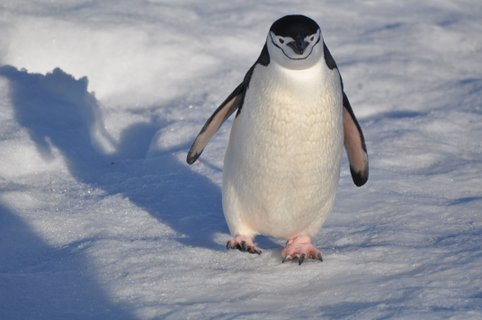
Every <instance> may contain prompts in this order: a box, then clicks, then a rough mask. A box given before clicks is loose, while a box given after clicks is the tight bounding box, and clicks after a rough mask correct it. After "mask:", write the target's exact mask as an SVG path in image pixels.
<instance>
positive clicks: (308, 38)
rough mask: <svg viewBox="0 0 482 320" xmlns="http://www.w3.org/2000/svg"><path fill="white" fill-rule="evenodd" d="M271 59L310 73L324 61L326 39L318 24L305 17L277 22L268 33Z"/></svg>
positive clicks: (295, 17) (282, 19) (286, 66)
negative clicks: (324, 40)
mask: <svg viewBox="0 0 482 320" xmlns="http://www.w3.org/2000/svg"><path fill="white" fill-rule="evenodd" d="M266 45H267V47H268V52H269V56H270V58H271V59H272V60H273V61H275V62H276V63H278V64H279V65H281V66H283V67H285V68H288V69H296V70H300V69H306V68H310V67H311V66H313V65H314V64H316V63H317V62H318V61H319V60H320V59H321V58H322V57H323V37H322V35H321V29H320V27H319V26H318V24H317V23H316V22H315V21H313V20H312V19H310V18H308V17H306V16H303V15H288V16H284V17H282V18H280V19H278V20H276V21H275V22H274V23H273V24H272V25H271V28H270V30H269V32H268V36H267V38H266Z"/></svg>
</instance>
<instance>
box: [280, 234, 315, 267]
mask: <svg viewBox="0 0 482 320" xmlns="http://www.w3.org/2000/svg"><path fill="white" fill-rule="evenodd" d="M281 257H282V259H283V260H282V261H281V262H282V263H284V262H286V261H290V260H295V259H297V260H298V264H299V265H301V264H302V263H303V261H305V259H316V260H320V261H323V258H322V257H321V253H320V251H318V249H316V248H315V247H314V246H313V245H312V244H311V239H310V237H308V236H296V237H293V238H291V239H289V240H288V242H287V243H286V246H285V247H284V248H283V251H281Z"/></svg>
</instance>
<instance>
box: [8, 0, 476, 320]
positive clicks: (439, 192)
mask: <svg viewBox="0 0 482 320" xmlns="http://www.w3.org/2000/svg"><path fill="white" fill-rule="evenodd" d="M290 13H302V14H306V15H309V16H310V17H312V18H314V19H315V20H317V21H318V22H319V24H320V25H321V28H322V30H323V36H324V39H325V41H326V43H327V45H328V47H329V48H330V51H331V52H332V54H333V56H334V58H335V60H336V61H337V64H338V66H339V69H340V71H341V74H342V76H343V79H344V84H345V91H346V92H347V94H348V96H349V97H350V99H351V102H352V106H353V108H354V111H355V113H356V114H357V116H358V119H359V121H360V124H361V126H362V128H363V130H364V134H365V137H366V142H367V147H368V153H369V157H370V179H369V181H368V183H367V185H365V186H363V187H362V188H357V187H355V186H354V185H353V183H352V181H351V177H350V173H349V170H348V164H347V161H346V159H345V160H344V162H343V170H342V176H341V180H340V185H339V189H338V194H337V201H336V204H335V207H334V210H333V212H332V214H331V215H330V216H329V218H328V220H327V222H326V223H325V225H324V226H323V228H322V230H321V232H320V233H319V234H318V236H317V237H316V238H315V239H314V244H315V245H316V246H317V247H318V248H320V249H321V250H322V252H323V256H324V262H322V263H319V262H313V261H307V262H305V263H304V264H303V265H302V266H298V264H297V263H284V264H282V263H281V258H280V250H281V248H282V245H283V242H281V241H280V240H277V239H270V238H265V237H260V238H257V239H256V242H257V244H258V245H259V246H260V247H261V248H262V249H263V250H264V251H263V254H261V255H260V256H255V255H248V254H243V253H240V252H238V251H226V249H225V247H224V244H225V243H226V241H227V240H228V239H230V235H229V232H228V229H227V226H226V224H225V221H224V217H223V213H222V208H221V191H220V185H221V179H222V167H223V156H224V151H225V148H226V146H227V141H228V135H229V130H230V124H231V122H229V121H228V122H227V123H226V124H225V125H224V126H223V127H222V129H221V130H220V132H219V133H218V134H217V135H216V137H215V138H214V139H213V140H212V141H211V142H210V144H209V145H208V147H207V148H206V150H205V152H204V153H203V155H202V157H201V161H200V162H199V163H196V164H195V165H193V166H192V167H190V166H188V165H187V164H186V163H185V157H186V152H187V150H188V148H189V146H190V144H191V143H192V141H193V139H194V137H195V135H196V134H197V132H198V131H199V129H200V128H201V127H202V125H203V124H204V122H205V120H206V119H207V118H208V117H209V116H210V114H211V113H212V112H213V110H214V109H215V108H216V107H217V105H218V104H219V103H220V102H222V101H223V100H224V98H225V97H226V96H227V95H228V94H229V93H230V92H231V91H232V89H234V87H235V86H236V85H238V83H239V82H240V81H241V80H242V78H243V76H244V74H245V72H246V71H247V70H248V68H249V67H250V66H251V65H252V63H253V62H254V61H255V60H256V58H257V57H258V55H259V52H260V50H261V48H262V46H263V44H264V41H265V37H266V33H267V31H268V29H269V27H270V25H271V23H272V22H273V21H274V20H276V19H277V18H279V17H281V16H283V15H285V14H290ZM481 20H482V4H481V3H480V1H477V0H473V1H450V0H443V1H441V0H429V1H423V2H420V1H391V0H386V1H376V2H374V1H344V2H340V1H332V0H327V1H264V2H261V1H229V2H219V1H204V2H199V1H183V2H182V4H177V2H173V1H161V0H159V1H147V0H146V1H112V0H108V1H85V0H84V1H83V0H69V1H47V0H20V1H7V0H3V1H2V2H1V3H0V30H1V31H0V150H1V153H0V188H1V189H0V190H1V193H0V319H5V320H10V319H46V320H47V319H49V320H50V319H235V318H236V319H238V318H239V319H295V318H313V319H320V318H334V319H338V318H357V319H358V318H362V319H380V318H397V319H440V318H450V317H453V318H455V319H480V318H482V267H481V266H482V247H481V245H482V138H481V137H482V36H481V35H482V24H481V23H480V21H481Z"/></svg>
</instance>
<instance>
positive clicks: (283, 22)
mask: <svg viewBox="0 0 482 320" xmlns="http://www.w3.org/2000/svg"><path fill="white" fill-rule="evenodd" d="M319 28H320V27H319V26H318V24H317V23H316V22H315V21H314V20H313V19H310V18H308V17H306V16H303V15H289V16H284V17H282V18H280V19H278V20H276V21H275V22H274V23H273V24H272V25H271V28H270V30H271V31H272V32H274V34H276V35H278V36H283V37H292V38H295V37H296V36H307V35H310V34H313V33H316V31H317V30H318V29H319Z"/></svg>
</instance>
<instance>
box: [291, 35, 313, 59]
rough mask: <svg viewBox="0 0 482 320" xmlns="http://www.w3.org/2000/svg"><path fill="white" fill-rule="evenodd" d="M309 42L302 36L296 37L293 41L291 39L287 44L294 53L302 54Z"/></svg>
mask: <svg viewBox="0 0 482 320" xmlns="http://www.w3.org/2000/svg"><path fill="white" fill-rule="evenodd" d="M309 44H310V43H309V42H307V41H305V40H304V39H303V38H302V37H296V40H295V41H291V42H290V43H288V44H287V45H288V46H289V47H290V48H291V49H293V51H294V52H295V53H296V54H299V55H302V54H303V52H305V49H306V47H308V45H309Z"/></svg>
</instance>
